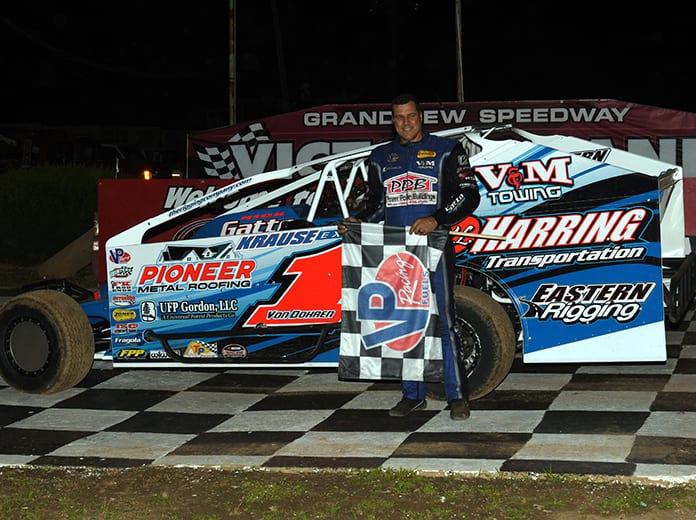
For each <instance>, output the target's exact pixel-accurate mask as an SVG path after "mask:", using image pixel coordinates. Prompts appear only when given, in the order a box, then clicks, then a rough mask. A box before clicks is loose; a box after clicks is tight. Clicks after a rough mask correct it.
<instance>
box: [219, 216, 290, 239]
mask: <svg viewBox="0 0 696 520" xmlns="http://www.w3.org/2000/svg"><path fill="white" fill-rule="evenodd" d="M285 214H286V212H285V211H278V212H270V213H263V214H260V215H247V216H244V217H242V218H241V219H240V220H230V221H228V222H225V223H224V224H223V225H222V228H221V230H220V235H222V236H227V235H251V234H256V233H269V232H271V231H280V229H281V226H282V225H283V222H287V221H288V220H287V219H283V218H278V217H284V216H285Z"/></svg>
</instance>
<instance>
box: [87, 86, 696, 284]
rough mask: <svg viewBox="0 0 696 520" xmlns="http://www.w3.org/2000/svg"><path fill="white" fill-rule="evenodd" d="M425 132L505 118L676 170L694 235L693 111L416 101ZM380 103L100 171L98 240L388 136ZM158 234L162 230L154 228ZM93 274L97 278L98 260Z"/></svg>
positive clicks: (230, 129) (387, 114) (207, 135)
mask: <svg viewBox="0 0 696 520" xmlns="http://www.w3.org/2000/svg"><path fill="white" fill-rule="evenodd" d="M422 106H423V109H424V117H425V125H426V127H427V128H428V129H429V130H431V131H437V130H445V129H448V128H456V127H461V126H468V125H471V126H485V127H490V126H502V125H512V126H515V127H518V128H521V129H524V130H528V131H530V132H533V133H536V134H541V135H552V134H561V135H568V136H574V137H579V138H582V139H586V140H590V141H593V142H595V143H597V144H598V148H599V150H598V153H600V150H601V146H612V147H615V148H619V149H623V150H627V151H629V152H632V153H635V154H638V155H642V156H644V157H650V158H653V159H659V160H662V161H664V162H668V163H672V164H677V165H680V166H682V168H683V169H684V177H685V182H684V198H685V204H684V206H685V213H686V214H685V217H684V218H685V225H686V234H687V235H689V236H696V209H694V208H696V204H693V203H690V202H693V201H696V113H691V112H681V111H677V110H671V109H665V108H658V107H653V106H648V105H641V104H636V103H630V102H625V101H617V100H557V101H509V102H493V101H487V102H471V103H428V102H424V103H422ZM392 135H393V134H392V124H391V110H390V105H389V104H388V103H386V104H364V105H322V106H318V107H312V108H308V109H304V110H298V111H295V112H289V113H285V114H279V115H276V116H271V117H267V118H264V119H260V120H256V121H248V122H244V123H239V124H236V125H231V126H226V127H222V128H216V129H212V130H208V131H203V132H197V133H193V134H191V135H190V136H189V149H188V151H187V159H188V160H187V162H188V166H187V177H188V178H187V179H157V180H151V181H147V182H144V181H140V180H134V181H130V180H113V179H112V180H103V181H101V182H100V185H99V242H100V251H104V249H103V248H104V245H105V242H106V239H107V238H109V237H110V236H113V235H114V234H116V233H119V232H120V231H123V230H124V229H126V228H127V227H129V226H132V225H133V224H135V223H137V222H140V221H141V220H143V219H145V218H148V217H151V216H154V215H156V214H159V213H161V212H163V211H166V210H169V209H172V208H174V207H177V206H179V205H181V204H185V203H186V202H189V201H191V200H193V199H194V198H197V197H200V196H202V195H204V194H205V193H208V192H210V191H211V190H215V189H217V188H218V187H220V186H223V185H225V184H227V183H229V182H230V181H232V180H235V179H239V178H243V177H248V176H250V175H254V174H256V173H260V172H264V171H271V170H274V169H278V168H283V167H288V166H292V165H293V164H298V163H301V162H306V161H309V160H312V159H317V158H320V157H322V156H325V155H329V154H334V153H339V152H343V151H347V150H352V149H355V148H360V147H364V146H369V145H372V144H376V143H379V142H382V141H385V140H387V139H390V138H391V137H392ZM162 238H163V239H164V238H165V237H162ZM101 256H103V255H100V259H99V265H100V269H99V273H100V280H105V279H106V278H105V264H104V259H103V258H101Z"/></svg>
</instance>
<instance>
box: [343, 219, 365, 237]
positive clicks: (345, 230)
mask: <svg viewBox="0 0 696 520" xmlns="http://www.w3.org/2000/svg"><path fill="white" fill-rule="evenodd" d="M343 222H362V221H361V220H360V219H359V218H355V217H346V218H344V219H343ZM343 222H341V223H340V224H338V234H339V235H344V234H345V233H346V232H347V231H348V228H347V227H346V226H345V224H343Z"/></svg>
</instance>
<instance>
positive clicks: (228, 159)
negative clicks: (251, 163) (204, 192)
mask: <svg viewBox="0 0 696 520" xmlns="http://www.w3.org/2000/svg"><path fill="white" fill-rule="evenodd" d="M270 138H271V134H270V132H269V131H268V128H266V124H265V123H264V122H263V121H260V122H256V123H251V124H249V125H248V126H246V127H244V128H242V129H241V130H240V131H239V132H237V133H236V134H234V135H233V136H232V137H230V138H229V139H228V140H227V143H228V144H227V145H217V146H203V145H199V144H195V143H194V145H193V147H194V149H195V150H196V155H198V158H199V159H200V160H201V161H203V162H204V163H205V164H208V165H209V166H203V170H204V171H205V173H206V175H208V176H210V177H220V178H221V179H235V178H240V179H241V178H242V172H241V171H240V170H239V168H238V166H237V164H236V161H235V159H234V154H233V153H232V148H231V147H230V146H229V144H240V143H241V144H245V145H246V146H247V147H248V148H249V150H250V151H251V152H252V153H253V152H254V149H255V148H256V143H257V142H259V141H268V140H270Z"/></svg>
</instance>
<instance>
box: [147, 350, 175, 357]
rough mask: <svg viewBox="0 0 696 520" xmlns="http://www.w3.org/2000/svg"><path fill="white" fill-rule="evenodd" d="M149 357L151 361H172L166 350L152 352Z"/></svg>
mask: <svg viewBox="0 0 696 520" xmlns="http://www.w3.org/2000/svg"><path fill="white" fill-rule="evenodd" d="M148 357H149V358H150V359H170V358H169V354H167V353H166V352H165V351H164V350H151V351H150V353H149V354H148Z"/></svg>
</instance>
